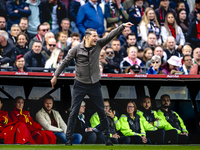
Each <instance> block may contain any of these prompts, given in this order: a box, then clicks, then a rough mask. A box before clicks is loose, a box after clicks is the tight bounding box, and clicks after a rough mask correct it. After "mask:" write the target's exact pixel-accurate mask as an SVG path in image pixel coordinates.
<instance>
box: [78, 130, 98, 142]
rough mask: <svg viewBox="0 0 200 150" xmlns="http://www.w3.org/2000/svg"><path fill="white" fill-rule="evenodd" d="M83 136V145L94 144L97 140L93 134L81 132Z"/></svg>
mask: <svg viewBox="0 0 200 150" xmlns="http://www.w3.org/2000/svg"><path fill="white" fill-rule="evenodd" d="M81 135H82V136H83V139H82V142H83V143H85V144H95V142H96V140H97V135H96V133H95V132H93V131H92V132H83V133H81Z"/></svg>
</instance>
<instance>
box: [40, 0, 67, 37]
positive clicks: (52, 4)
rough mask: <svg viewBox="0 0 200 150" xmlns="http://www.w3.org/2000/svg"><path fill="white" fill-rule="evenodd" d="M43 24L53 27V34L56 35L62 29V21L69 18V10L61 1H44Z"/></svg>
mask: <svg viewBox="0 0 200 150" xmlns="http://www.w3.org/2000/svg"><path fill="white" fill-rule="evenodd" d="M42 9H43V12H42V23H43V22H48V23H49V24H50V26H51V32H53V33H54V34H56V33H57V32H58V31H59V28H61V26H60V25H61V21H62V20H63V19H64V18H67V10H66V7H65V5H64V3H63V2H62V1H61V0H44V1H42Z"/></svg>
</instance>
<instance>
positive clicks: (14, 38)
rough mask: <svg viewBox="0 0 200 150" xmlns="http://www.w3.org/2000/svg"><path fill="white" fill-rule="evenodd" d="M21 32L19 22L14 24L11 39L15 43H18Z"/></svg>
mask: <svg viewBox="0 0 200 150" xmlns="http://www.w3.org/2000/svg"><path fill="white" fill-rule="evenodd" d="M20 32H21V30H20V27H19V25H18V24H13V25H12V27H11V29H10V36H11V37H10V39H11V40H12V41H13V43H14V44H16V43H17V36H18V35H19V33H20Z"/></svg>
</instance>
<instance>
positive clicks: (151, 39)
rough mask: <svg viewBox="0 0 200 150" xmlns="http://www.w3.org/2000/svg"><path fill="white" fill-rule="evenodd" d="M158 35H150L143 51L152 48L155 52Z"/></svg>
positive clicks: (151, 33)
mask: <svg viewBox="0 0 200 150" xmlns="http://www.w3.org/2000/svg"><path fill="white" fill-rule="evenodd" d="M156 39H157V38H156V34H155V33H153V32H150V33H148V35H147V42H145V43H143V46H142V49H146V48H147V47H149V48H151V49H152V50H153V51H154V49H155V46H156V43H157V40H156Z"/></svg>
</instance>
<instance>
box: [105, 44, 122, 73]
mask: <svg viewBox="0 0 200 150" xmlns="http://www.w3.org/2000/svg"><path fill="white" fill-rule="evenodd" d="M105 51H106V59H105V62H103V61H101V63H102V64H103V65H104V69H103V73H119V65H120V62H118V61H117V60H116V59H115V53H114V51H113V49H112V48H109V47H108V48H106V50H105Z"/></svg>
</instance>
